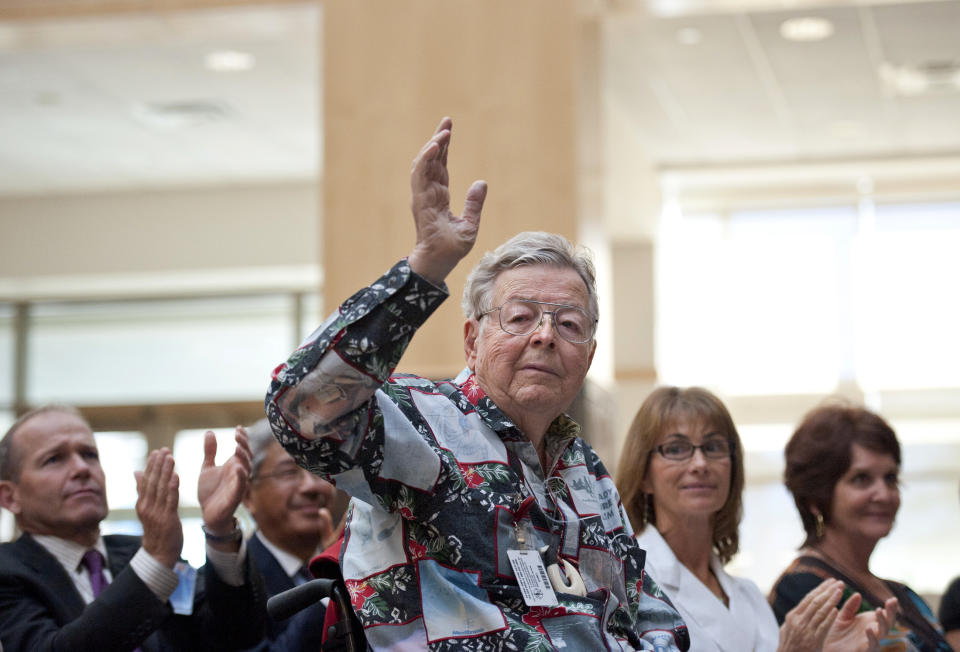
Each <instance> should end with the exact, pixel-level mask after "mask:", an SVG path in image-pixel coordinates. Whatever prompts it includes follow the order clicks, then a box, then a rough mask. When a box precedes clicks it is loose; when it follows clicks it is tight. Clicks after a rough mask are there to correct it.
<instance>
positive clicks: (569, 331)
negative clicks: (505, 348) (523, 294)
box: [480, 299, 597, 344]
mask: <svg viewBox="0 0 960 652" xmlns="http://www.w3.org/2000/svg"><path fill="white" fill-rule="evenodd" d="M542 306H556V310H544V309H543V307H542ZM494 310H499V311H500V328H502V329H503V331H504V332H505V333H509V334H510V335H529V334H530V333H532V332H533V331H535V330H537V329H538V328H540V325H541V324H543V316H544V315H550V316H551V317H553V327H554V328H555V329H557V334H558V335H560V337H562V338H563V339H565V340H566V341H568V342H571V343H573V344H583V343H585V342H589V341H590V340H591V339H593V336H594V334H595V333H596V332H597V320H596V319H594V318H592V317H591V316H590V315H589V314H587V311H586V310H584V309H583V308H578V307H576V306H568V305H564V304H562V303H548V302H546V301H533V300H532V299H510V300H509V301H506V302H505V303H504V304H503V305H501V306H497V307H496V308H491V309H490V310H488V311H486V312H484V313H482V314H481V315H480V317H485V316H486V315H489V314H490V313H491V312H493V311H494Z"/></svg>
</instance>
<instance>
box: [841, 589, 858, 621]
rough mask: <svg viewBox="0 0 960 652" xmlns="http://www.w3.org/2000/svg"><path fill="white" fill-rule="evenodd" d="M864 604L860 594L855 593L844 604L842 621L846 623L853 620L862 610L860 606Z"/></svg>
mask: <svg viewBox="0 0 960 652" xmlns="http://www.w3.org/2000/svg"><path fill="white" fill-rule="evenodd" d="M862 602H863V598H862V597H861V596H860V594H859V593H854V594H853V595H851V596H850V597H849V598H847V601H846V602H844V603H843V607H841V608H840V620H842V621H844V622H846V621H849V620H853V619H854V617H855V616H856V615H857V612H858V611H859V610H860V604H861V603H862Z"/></svg>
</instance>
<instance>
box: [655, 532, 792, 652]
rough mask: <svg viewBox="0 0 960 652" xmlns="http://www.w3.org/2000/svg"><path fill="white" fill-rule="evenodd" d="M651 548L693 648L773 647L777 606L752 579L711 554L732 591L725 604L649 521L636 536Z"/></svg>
mask: <svg viewBox="0 0 960 652" xmlns="http://www.w3.org/2000/svg"><path fill="white" fill-rule="evenodd" d="M637 542H638V543H639V544H640V547H641V548H643V549H644V550H646V551H647V560H646V565H645V567H644V570H646V571H649V572H650V574H651V575H653V577H654V578H656V581H657V583H658V584H659V585H660V587H661V588H662V589H663V590H664V591H665V592H666V594H667V595H668V596H670V601H671V602H673V605H674V606H675V607H676V608H677V611H679V612H680V615H681V616H683V620H684V621H685V622H686V623H687V628H688V629H689V631H690V652H750V651H751V650H753V652H774V651H775V650H776V649H777V643H778V641H779V638H780V628H779V627H778V626H777V620H776V618H774V615H773V610H772V609H770V605H768V604H767V601H766V599H765V598H764V597H763V594H762V593H760V589H759V588H757V585H756V584H754V583H753V582H752V581H751V580H748V579H746V578H742V577H732V576H731V575H728V574H727V572H726V571H725V570H724V569H723V565H722V564H721V563H720V560H719V559H718V558H717V557H716V556H715V555H711V557H710V567H711V568H712V569H713V573H714V575H716V577H717V580H718V581H719V582H720V586H722V587H723V590H724V592H725V593H726V594H727V598H728V599H729V602H730V606H729V608H728V607H727V606H726V605H724V604H723V601H722V600H720V598H718V597H717V596H716V595H714V594H713V592H712V591H711V590H710V589H709V588H707V586H706V585H705V584H704V583H703V582H701V581H700V580H699V579H698V578H697V576H696V575H694V574H693V573H692V572H691V571H690V569H688V568H687V567H686V566H684V565H683V564H681V563H680V562H679V561H678V560H677V556H676V555H675V554H673V550H671V549H670V546H669V545H668V544H667V542H666V541H665V540H664V539H663V537H662V536H660V533H659V532H658V531H657V528H655V527H653V526H651V525H648V526H647V527H646V528H645V529H644V531H643V532H642V533H640V534H638V535H637Z"/></svg>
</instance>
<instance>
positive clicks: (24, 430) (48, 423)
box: [13, 410, 96, 453]
mask: <svg viewBox="0 0 960 652" xmlns="http://www.w3.org/2000/svg"><path fill="white" fill-rule="evenodd" d="M13 434H14V440H13V445H14V446H16V447H17V448H18V450H19V451H20V452H21V453H30V452H32V451H36V450H39V449H42V448H48V447H49V446H51V445H54V444H56V443H60V442H63V441H67V440H69V441H77V442H83V443H87V444H91V445H93V446H94V447H96V440H95V439H94V437H93V430H91V429H90V425H89V424H88V423H87V422H86V421H84V419H83V418H82V417H80V416H78V415H76V414H73V413H72V412H65V411H60V410H50V411H47V412H41V413H39V414H36V415H34V416H32V417H30V418H29V419H28V420H26V421H24V422H23V423H22V424H20V427H19V428H17V430H16V432H14V433H13Z"/></svg>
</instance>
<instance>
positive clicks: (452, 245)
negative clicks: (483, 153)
mask: <svg viewBox="0 0 960 652" xmlns="http://www.w3.org/2000/svg"><path fill="white" fill-rule="evenodd" d="M451 127H452V123H451V121H450V120H449V119H446V118H445V119H444V120H443V121H441V123H440V125H439V127H438V128H437V130H436V132H435V133H434V135H433V137H432V138H431V139H430V140H429V141H428V142H427V143H426V144H425V145H424V147H423V148H422V149H421V151H420V153H419V154H418V155H417V157H416V159H415V160H414V164H413V170H412V173H411V177H412V178H411V186H412V195H413V197H412V209H413V217H414V222H415V225H416V234H417V239H416V244H415V246H414V248H413V251H412V253H411V254H410V255H409V257H408V258H407V259H406V260H403V261H401V262H399V263H397V264H396V265H395V266H394V267H393V268H392V269H391V270H390V271H388V272H387V273H386V275H384V276H383V277H382V278H380V279H379V280H378V281H377V282H375V283H374V284H373V285H371V286H369V287H368V288H366V289H363V290H361V291H360V292H358V293H357V294H355V295H354V296H353V297H351V298H350V299H348V300H347V301H346V302H345V303H344V304H343V305H342V306H341V307H340V310H339V312H338V313H337V314H335V315H334V316H333V317H331V318H330V319H329V320H328V321H327V322H326V323H325V324H324V325H323V326H321V328H320V329H318V331H317V332H316V333H315V334H314V335H313V337H312V338H311V340H310V341H309V342H308V343H307V344H306V345H305V346H303V347H301V348H300V349H298V350H297V351H296V352H295V353H294V354H293V356H292V357H291V358H290V359H289V360H288V361H287V363H286V364H285V365H282V366H281V367H280V368H278V370H277V372H276V373H275V377H274V381H273V384H272V385H271V387H270V392H269V394H268V397H267V409H268V416H269V418H270V420H271V423H272V425H273V429H274V433H275V434H276V435H277V438H278V439H279V440H280V442H281V443H282V444H283V445H284V447H285V448H286V449H287V450H288V451H289V452H290V453H291V454H292V455H293V457H294V458H296V459H297V460H298V461H299V463H300V464H301V465H302V466H304V467H305V468H307V469H309V470H310V471H313V472H315V473H318V474H321V475H324V476H327V477H330V478H333V479H334V481H335V482H336V484H337V485H338V486H340V487H341V488H343V489H345V490H346V491H347V492H348V493H350V495H351V496H353V497H354V507H353V511H352V513H351V517H350V521H349V523H348V527H347V535H346V544H345V548H344V551H343V553H342V558H341V561H342V567H343V574H344V577H345V578H346V582H347V586H348V588H349V589H350V591H351V597H352V600H353V606H354V609H355V610H356V612H357V614H358V615H359V617H360V620H361V621H362V623H363V625H364V628H365V634H366V637H367V640H368V642H369V643H370V645H371V646H372V647H374V648H375V649H381V648H383V649H397V650H399V649H403V650H408V649H430V650H452V649H463V648H465V647H469V648H470V649H478V650H506V649H510V650H550V649H565V650H608V649H615V650H621V649H623V650H630V649H657V650H678V649H679V650H685V649H687V647H688V645H689V641H688V636H687V631H686V627H685V625H684V624H683V621H682V619H681V618H680V616H679V615H678V614H677V612H676V610H675V609H674V607H673V605H671V604H670V602H669V600H668V599H666V597H665V596H664V595H663V594H662V592H660V590H659V588H658V587H657V586H656V584H655V583H653V582H652V580H650V579H649V578H648V577H646V576H645V575H644V573H643V563H644V553H643V551H642V550H640V549H639V548H638V547H637V545H636V543H635V541H634V539H633V536H632V534H633V533H632V530H631V528H630V525H629V523H628V522H627V520H626V517H625V516H624V513H623V510H622V509H621V506H620V504H619V499H618V496H617V493H616V489H615V488H614V485H613V482H612V481H611V479H610V477H609V475H608V473H607V471H606V469H605V468H604V467H603V465H602V463H601V462H600V460H599V459H598V458H597V456H596V454H595V453H594V452H593V450H592V449H591V448H590V447H589V446H588V445H587V444H586V443H585V442H584V441H583V440H582V439H580V438H579V437H578V436H577V435H578V433H579V430H580V429H579V426H578V425H577V424H576V423H574V422H573V421H572V420H571V419H570V418H568V417H567V416H565V415H564V414H563V411H564V410H565V409H567V407H568V406H569V405H570V403H571V402H572V401H573V399H574V397H575V396H576V395H577V392H578V391H579V390H580V388H581V386H582V385H583V382H584V378H585V376H586V373H587V370H588V369H589V367H590V362H591V360H592V359H593V354H594V350H595V348H596V342H595V340H594V335H595V333H596V324H597V312H598V310H597V297H596V290H595V284H594V270H593V265H592V263H591V262H590V260H589V258H588V257H587V256H586V255H585V253H584V252H582V251H580V250H578V249H576V248H574V247H573V246H572V245H570V243H569V242H567V241H566V240H565V239H564V238H562V237H560V236H556V235H551V234H546V233H525V234H520V235H519V236H517V237H515V238H513V239H512V240H510V241H509V242H507V243H506V244H504V245H502V246H501V247H499V248H498V249H497V250H496V251H494V252H493V253H488V254H486V255H485V256H484V257H483V258H482V259H481V261H480V263H479V264H478V266H477V267H476V268H475V269H474V270H473V271H472V272H471V274H470V276H469V278H468V280H467V286H466V289H465V291H464V300H463V303H464V309H465V312H466V316H467V321H466V325H465V328H464V351H465V354H466V361H467V369H465V370H464V371H463V372H462V373H461V374H460V375H459V376H458V377H457V378H456V379H454V380H452V381H445V382H432V381H430V380H427V379H425V378H420V377H416V376H391V373H392V371H393V369H394V367H395V366H396V364H397V362H398V361H399V359H400V357H401V355H402V353H403V351H404V349H405V348H406V346H407V344H408V343H409V341H410V339H411V338H412V336H413V334H414V332H415V331H416V330H417V328H418V327H419V326H420V325H421V324H422V323H423V322H424V321H425V320H426V319H427V317H428V316H429V315H430V314H431V313H432V312H433V310H434V309H436V307H437V306H438V305H439V304H440V302H441V301H443V299H444V298H445V297H446V295H447V290H446V286H445V284H444V279H445V278H446V276H447V275H448V273H449V272H450V271H451V270H453V268H454V267H455V266H456V265H457V263H458V262H459V261H460V260H461V259H462V258H463V257H464V256H465V255H466V254H467V253H468V252H469V251H470V249H471V248H472V247H473V244H474V241H475V239H476V236H477V230H478V227H479V221H480V212H481V208H482V206H483V201H484V198H485V195H486V184H485V183H484V182H482V181H478V182H475V183H474V184H473V185H472V186H471V187H470V189H469V190H468V192H467V197H466V205H465V207H464V211H463V215H462V216H456V215H453V214H452V213H451V211H450V210H449V191H448V176H447V169H446V158H447V149H448V146H449V142H450V130H451ZM361 501H362V502H361Z"/></svg>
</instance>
